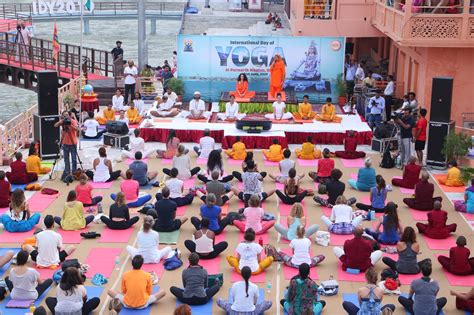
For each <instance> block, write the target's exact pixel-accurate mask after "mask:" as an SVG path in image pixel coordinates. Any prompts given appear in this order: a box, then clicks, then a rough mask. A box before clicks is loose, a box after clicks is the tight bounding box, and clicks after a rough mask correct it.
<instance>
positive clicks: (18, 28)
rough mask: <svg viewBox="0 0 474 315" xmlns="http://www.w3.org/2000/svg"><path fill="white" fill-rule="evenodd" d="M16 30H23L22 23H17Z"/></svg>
mask: <svg viewBox="0 0 474 315" xmlns="http://www.w3.org/2000/svg"><path fill="white" fill-rule="evenodd" d="M16 30H17V31H18V32H20V31H21V25H20V24H17V25H16Z"/></svg>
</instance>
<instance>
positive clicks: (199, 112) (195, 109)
mask: <svg viewBox="0 0 474 315" xmlns="http://www.w3.org/2000/svg"><path fill="white" fill-rule="evenodd" d="M181 116H182V117H184V118H190V119H209V117H211V112H208V111H206V103H204V101H203V100H202V99H201V93H200V92H199V91H196V92H194V98H193V99H192V100H191V101H190V102H189V111H183V112H182V113H181Z"/></svg>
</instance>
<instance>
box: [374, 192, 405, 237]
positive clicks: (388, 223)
mask: <svg viewBox="0 0 474 315" xmlns="http://www.w3.org/2000/svg"><path fill="white" fill-rule="evenodd" d="M397 207H398V206H397V204H395V203H394V202H391V201H390V202H388V203H387V205H386V206H385V211H384V214H383V216H382V217H381V218H380V221H379V223H378V224H377V226H376V228H375V230H371V229H368V228H366V229H365V233H367V234H369V235H370V236H371V237H372V238H373V239H375V240H376V241H377V242H379V243H381V244H386V245H394V244H397V243H398V241H399V240H400V235H401V234H402V232H403V227H402V225H401V223H400V219H399V218H398V211H397ZM381 228H382V231H380V230H381Z"/></svg>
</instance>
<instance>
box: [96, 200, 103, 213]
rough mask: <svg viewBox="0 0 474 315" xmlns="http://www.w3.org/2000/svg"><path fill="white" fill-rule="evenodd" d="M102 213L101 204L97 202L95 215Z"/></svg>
mask: <svg viewBox="0 0 474 315" xmlns="http://www.w3.org/2000/svg"><path fill="white" fill-rule="evenodd" d="M103 212H104V211H103V210H102V203H100V202H99V204H98V205H97V213H103Z"/></svg>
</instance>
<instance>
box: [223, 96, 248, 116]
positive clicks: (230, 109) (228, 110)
mask: <svg viewBox="0 0 474 315" xmlns="http://www.w3.org/2000/svg"><path fill="white" fill-rule="evenodd" d="M246 115H247V114H245V113H239V104H238V103H237V102H236V101H235V96H234V95H230V96H229V102H227V103H226V104H225V112H224V113H217V118H218V119H220V120H227V121H234V120H241V119H243V118H245V116H246Z"/></svg>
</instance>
